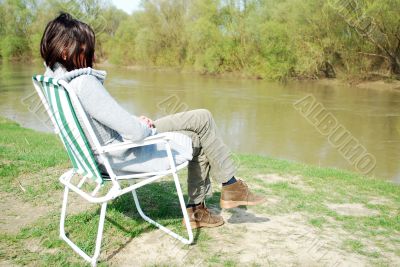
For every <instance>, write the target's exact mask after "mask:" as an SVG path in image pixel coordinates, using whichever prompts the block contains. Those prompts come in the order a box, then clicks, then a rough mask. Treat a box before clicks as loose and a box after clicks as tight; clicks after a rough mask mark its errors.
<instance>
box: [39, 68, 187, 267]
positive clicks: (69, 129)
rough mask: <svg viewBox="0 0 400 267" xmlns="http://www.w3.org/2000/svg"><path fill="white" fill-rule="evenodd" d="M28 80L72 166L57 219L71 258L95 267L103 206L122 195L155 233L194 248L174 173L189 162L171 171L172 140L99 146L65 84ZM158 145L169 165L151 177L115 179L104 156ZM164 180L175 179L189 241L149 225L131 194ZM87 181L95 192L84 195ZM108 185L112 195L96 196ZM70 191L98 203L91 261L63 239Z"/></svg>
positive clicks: (158, 138) (62, 179)
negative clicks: (103, 171) (98, 159)
mask: <svg viewBox="0 0 400 267" xmlns="http://www.w3.org/2000/svg"><path fill="white" fill-rule="evenodd" d="M32 80H33V84H34V86H35V89H36V91H37V93H38V94H39V97H40V99H41V101H42V103H43V105H44V108H45V109H46V110H47V112H48V114H49V116H50V119H51V121H52V123H53V125H54V128H55V132H56V134H58V135H59V137H60V139H61V141H62V143H63V144H64V147H65V149H66V150H67V153H68V156H69V158H70V160H71V163H72V166H73V168H72V169H70V170H68V171H67V172H65V173H64V174H62V175H61V176H60V182H61V183H62V184H63V185H64V186H65V190H64V198H63V203H62V209H61V218H60V237H61V238H62V239H63V240H65V241H66V242H67V243H68V245H70V246H71V247H72V249H73V250H74V251H75V252H77V253H78V254H79V255H80V256H81V257H83V258H84V259H85V260H86V261H88V262H90V263H91V264H92V266H96V264H97V259H98V257H99V255H100V248H101V240H102V235H103V226H104V219H105V215H106V209H107V203H108V202H109V201H110V200H113V199H115V198H117V197H119V196H121V195H123V194H126V193H129V192H132V195H133V200H134V202H135V205H136V208H137V210H138V212H139V214H140V215H141V217H142V218H143V219H144V220H146V221H147V222H149V223H151V224H153V225H155V226H157V227H158V228H160V229H161V230H163V231H164V232H166V233H167V234H169V235H171V236H172V237H174V238H176V239H178V240H180V241H182V242H183V243H184V244H191V243H192V242H193V233H192V229H191V226H190V223H189V217H188V214H187V211H186V206H185V201H184V199H183V194H182V189H181V186H180V183H179V179H178V175H177V171H179V170H181V169H183V168H185V167H186V166H187V165H188V162H187V161H186V162H184V163H182V164H180V165H178V166H176V165H175V162H174V159H173V156H172V151H171V146H170V143H169V141H170V139H169V138H168V135H167V134H157V135H154V136H151V137H148V138H146V139H144V140H143V141H142V142H139V143H134V142H128V141H127V142H122V143H118V144H111V145H106V146H102V145H101V144H100V142H99V140H98V139H97V137H96V135H95V133H94V131H93V128H92V126H91V124H90V122H89V120H88V118H87V116H86V113H85V112H84V110H83V108H82V105H81V104H80V101H79V99H78V97H77V96H76V94H75V92H74V91H73V89H72V88H71V87H70V86H69V84H68V83H67V82H65V81H63V80H57V79H53V78H49V77H44V76H42V75H37V76H33V78H32ZM75 109H76V110H75ZM77 114H79V116H80V118H82V122H83V124H84V126H85V128H86V129H87V132H88V135H89V136H88V137H87V136H86V135H85V133H84V131H83V130H82V126H81V125H80V122H79V120H78V119H77ZM88 138H90V139H91V140H92V141H93V144H94V146H95V149H96V152H97V153H98V154H99V156H100V157H101V160H102V162H103V164H104V167H105V168H106V170H107V174H108V176H109V178H108V179H105V178H104V177H103V176H102V174H101V172H100V170H99V168H98V164H97V162H96V160H95V158H94V153H93V151H92V149H91V148H90V145H89V142H88ZM157 143H161V144H164V146H165V150H166V152H167V157H168V160H169V164H170V165H169V169H168V170H162V171H157V172H149V173H132V174H125V175H116V174H115V173H114V171H113V169H112V167H111V165H110V163H109V161H108V159H107V157H106V156H105V153H108V152H111V151H118V150H125V149H127V148H133V147H140V146H148V145H153V144H157ZM75 174H79V175H80V176H81V177H82V178H81V179H80V181H79V182H75V183H73V182H72V177H73V176H74V175H75ZM167 175H172V176H173V178H174V182H175V187H176V191H177V194H178V198H179V203H180V207H181V209H182V213H183V218H184V221H185V225H186V229H187V233H188V236H189V238H188V239H186V238H184V237H182V236H180V235H178V234H177V233H175V232H173V231H171V230H170V229H168V228H166V227H164V226H162V225H161V224H159V223H157V222H156V221H154V220H153V219H151V218H149V217H148V216H146V215H145V214H144V212H143V210H142V208H141V207H140V203H139V199H138V196H137V194H136V191H135V190H136V189H138V188H139V187H142V186H144V185H147V184H149V183H151V182H154V181H156V180H158V179H160V178H162V177H164V176H167ZM88 178H91V179H93V180H94V181H95V183H96V187H95V189H94V190H93V191H92V192H86V191H84V190H83V189H82V186H83V184H84V183H86V182H88V181H87V179H88ZM139 178H141V179H140V181H139V180H137V179H139ZM128 179H136V181H138V182H137V183H134V184H130V185H127V186H125V187H124V186H123V185H122V184H121V183H120V182H121V181H122V180H128ZM131 181H132V180H131ZM106 182H111V184H112V186H110V189H109V190H107V192H106V193H105V194H103V195H101V196H97V194H98V193H99V190H100V188H101V187H102V186H103V185H104V184H105V183H106ZM70 190H72V191H74V192H75V193H77V194H78V195H80V196H81V197H83V198H84V199H86V200H87V201H89V202H91V203H98V204H100V205H101V209H100V220H99V225H98V231H97V237H96V246H95V251H94V255H93V256H92V257H91V256H89V255H88V254H87V253H85V252H84V251H83V250H82V249H80V248H79V247H78V246H77V245H76V244H75V243H74V242H73V241H71V240H70V239H69V238H68V237H67V236H66V234H65V228H64V225H65V219H66V212H67V202H68V193H69V191H70Z"/></svg>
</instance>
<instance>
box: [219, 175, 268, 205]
mask: <svg viewBox="0 0 400 267" xmlns="http://www.w3.org/2000/svg"><path fill="white" fill-rule="evenodd" d="M266 200H267V199H266V198H265V197H262V196H260V195H256V194H254V193H252V192H250V190H249V188H248V186H247V184H246V183H245V182H243V181H242V180H237V182H236V183H233V184H230V185H226V186H223V187H222V190H221V201H220V205H221V208H223V209H230V208H235V207H238V206H241V205H245V206H252V205H258V204H261V203H264V202H265V201H266Z"/></svg>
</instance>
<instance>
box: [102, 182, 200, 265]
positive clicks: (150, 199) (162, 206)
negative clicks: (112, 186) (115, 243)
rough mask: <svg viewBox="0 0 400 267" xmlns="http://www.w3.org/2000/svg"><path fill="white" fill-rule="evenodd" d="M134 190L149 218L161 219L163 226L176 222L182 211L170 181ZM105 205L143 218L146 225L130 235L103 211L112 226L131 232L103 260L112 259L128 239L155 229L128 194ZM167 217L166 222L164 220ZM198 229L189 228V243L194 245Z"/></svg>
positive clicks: (138, 219) (130, 239)
mask: <svg viewBox="0 0 400 267" xmlns="http://www.w3.org/2000/svg"><path fill="white" fill-rule="evenodd" d="M136 192H137V194H138V198H139V201H140V205H141V207H142V210H143V212H144V213H145V214H146V215H147V216H149V217H150V218H152V219H153V220H155V221H157V222H160V221H164V222H161V224H163V225H164V226H165V227H167V228H168V227H169V226H171V225H172V224H174V223H173V222H170V221H171V219H172V220H179V222H180V221H181V220H182V218H183V214H182V212H181V207H180V204H179V200H178V195H177V193H176V190H175V184H174V182H172V181H160V182H157V183H152V184H149V185H146V186H144V187H141V188H139V189H138V190H136ZM183 197H184V199H187V195H186V194H184V195H183ZM107 209H114V210H116V211H118V212H120V213H122V214H124V215H125V216H127V217H130V218H131V219H133V220H137V221H143V222H144V223H145V224H146V227H145V228H144V229H142V230H141V231H139V232H135V234H134V235H131V234H132V233H131V231H129V229H127V228H126V227H124V226H123V225H121V224H120V223H118V222H117V221H115V220H114V219H112V218H111V217H110V216H107V215H106V220H107V222H109V223H111V224H112V225H113V226H114V227H116V228H118V229H119V230H121V231H122V232H124V233H126V234H127V235H131V236H130V237H129V239H128V240H127V241H126V242H124V243H123V244H121V245H120V246H119V247H118V249H116V250H115V251H113V252H112V253H111V254H110V255H109V256H108V257H107V260H110V259H112V258H113V257H114V256H115V255H117V254H118V253H119V252H120V251H121V250H122V249H124V248H125V247H126V246H127V245H128V244H129V243H130V242H132V240H133V239H134V238H136V237H138V236H140V235H141V234H144V233H148V232H150V231H152V230H155V229H157V228H156V227H155V226H153V225H152V224H150V223H148V222H146V221H144V219H143V218H142V217H141V216H140V215H139V212H138V211H137V209H136V206H135V202H134V200H133V197H132V195H131V194H125V195H122V196H121V197H119V198H117V199H115V200H114V201H112V202H110V204H109V205H108V208H107ZM166 221H169V222H166ZM182 231H183V232H184V233H185V234H186V228H185V227H184V226H183V225H182ZM200 232H201V229H193V243H192V244H191V245H195V244H196V243H197V241H198V238H199V236H200Z"/></svg>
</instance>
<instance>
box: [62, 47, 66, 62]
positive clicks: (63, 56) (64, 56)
mask: <svg viewBox="0 0 400 267" xmlns="http://www.w3.org/2000/svg"><path fill="white" fill-rule="evenodd" d="M61 57H62V59H63V60H64V61H65V60H67V49H64V50H63V51H62V53H61Z"/></svg>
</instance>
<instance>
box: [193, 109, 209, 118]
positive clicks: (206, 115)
mask: <svg viewBox="0 0 400 267" xmlns="http://www.w3.org/2000/svg"><path fill="white" fill-rule="evenodd" d="M196 113H197V115H198V116H200V117H202V118H205V119H206V120H210V119H212V117H213V116H212V113H211V112H210V111H209V110H208V109H204V108H203V109H196Z"/></svg>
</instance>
